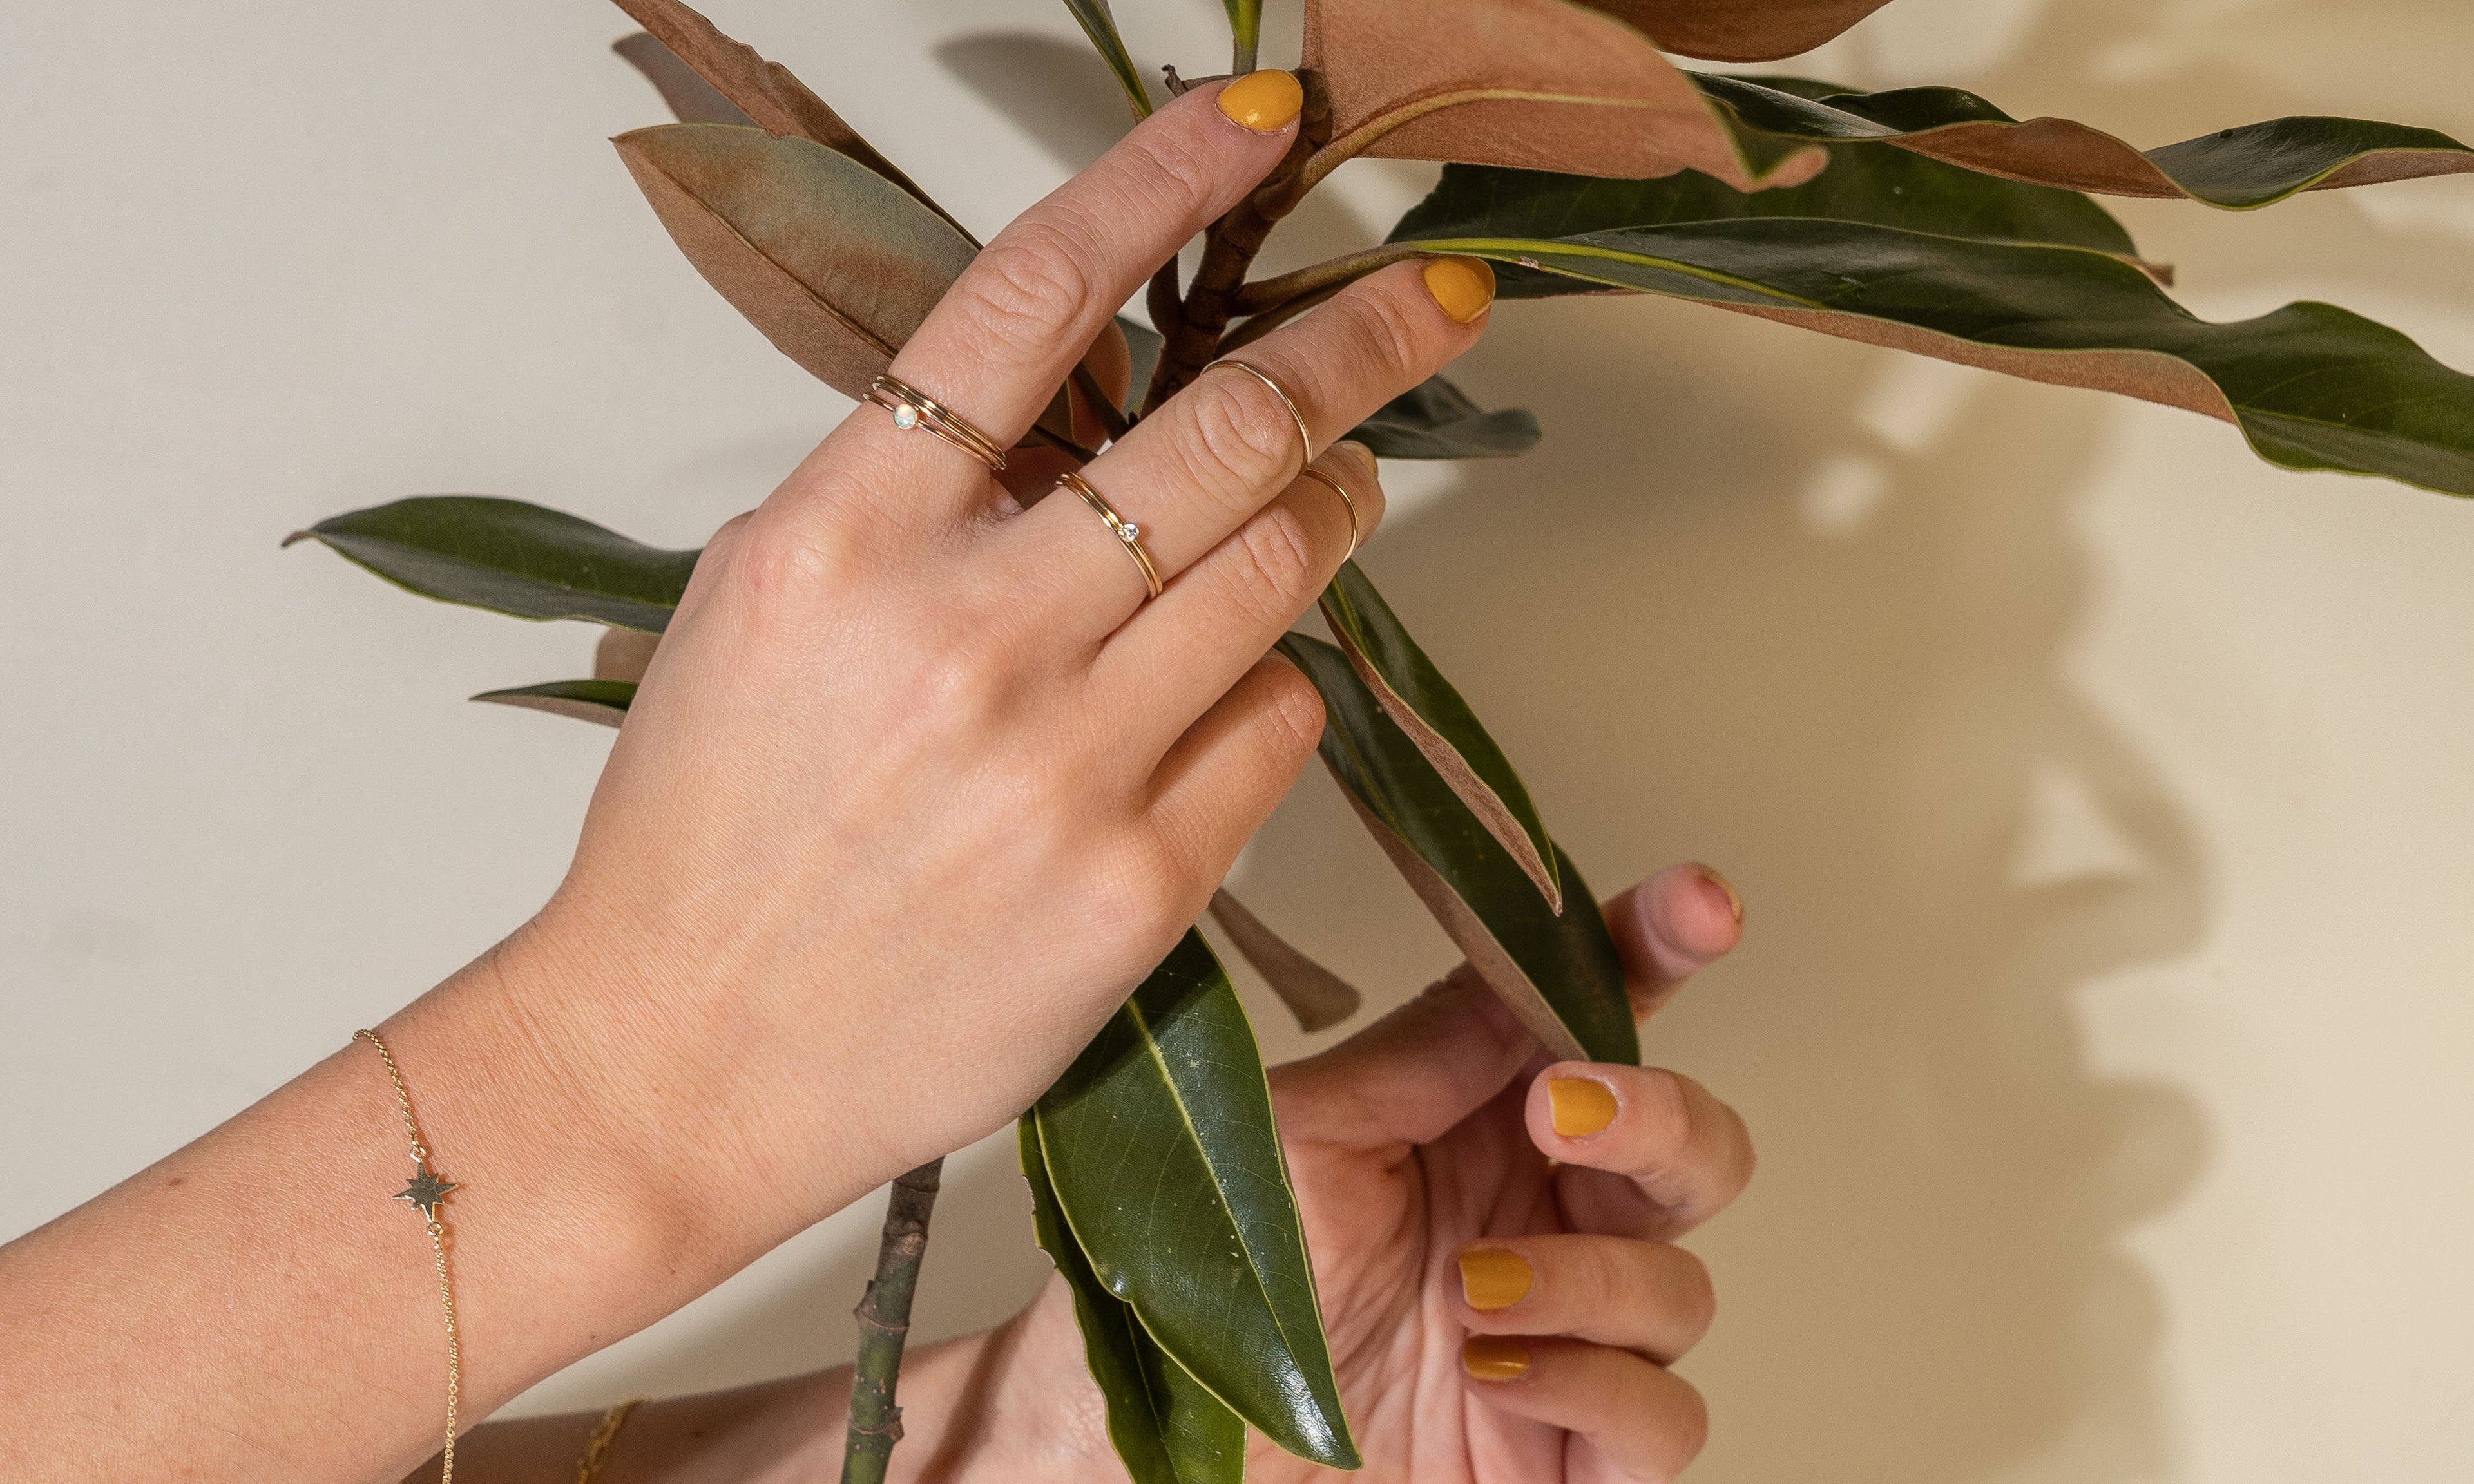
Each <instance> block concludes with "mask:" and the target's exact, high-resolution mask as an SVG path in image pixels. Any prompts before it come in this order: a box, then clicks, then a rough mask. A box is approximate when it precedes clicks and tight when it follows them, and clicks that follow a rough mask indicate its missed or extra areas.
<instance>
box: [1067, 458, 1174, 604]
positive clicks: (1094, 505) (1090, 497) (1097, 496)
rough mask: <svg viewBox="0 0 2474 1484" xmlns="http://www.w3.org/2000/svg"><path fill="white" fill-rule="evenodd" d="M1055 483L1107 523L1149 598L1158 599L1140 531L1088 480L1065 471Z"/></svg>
mask: <svg viewBox="0 0 2474 1484" xmlns="http://www.w3.org/2000/svg"><path fill="white" fill-rule="evenodd" d="M1056 483H1057V486H1058V488H1060V489H1065V490H1071V491H1074V492H1075V493H1076V494H1079V495H1080V496H1082V503H1083V504H1085V505H1088V506H1090V507H1091V509H1092V510H1093V511H1095V512H1097V513H1098V515H1099V516H1100V518H1101V519H1102V520H1104V521H1106V522H1107V523H1108V532H1109V534H1110V535H1112V536H1114V537H1116V539H1118V540H1119V541H1120V542H1121V543H1123V544H1124V546H1125V548H1126V555H1127V556H1129V557H1131V558H1133V559H1134V566H1135V567H1136V568H1137V569H1139V570H1140V571H1141V572H1142V574H1143V586H1145V587H1146V588H1148V589H1150V592H1151V596H1152V597H1154V598H1156V597H1158V596H1159V595H1160V586H1161V585H1160V575H1159V568H1158V567H1157V566H1155V565H1153V564H1152V554H1151V553H1150V552H1148V551H1145V550H1144V549H1143V540H1142V537H1143V528H1142V527H1140V526H1138V525H1136V524H1134V523H1133V522H1132V521H1130V520H1128V519H1127V518H1126V517H1125V516H1123V515H1118V514H1117V507H1115V506H1113V505H1111V504H1109V503H1108V497H1107V496H1106V495H1104V494H1102V493H1101V492H1100V491H1097V490H1094V489H1092V488H1091V481H1089V480H1087V479H1085V478H1083V477H1082V476H1081V475H1079V474H1078V473H1075V472H1073V471H1071V470H1068V471H1067V472H1065V473H1063V474H1060V475H1058V476H1057V478H1056Z"/></svg>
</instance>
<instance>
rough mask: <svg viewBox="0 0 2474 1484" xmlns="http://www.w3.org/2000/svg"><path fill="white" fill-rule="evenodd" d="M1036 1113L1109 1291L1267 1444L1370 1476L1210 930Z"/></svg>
mask: <svg viewBox="0 0 2474 1484" xmlns="http://www.w3.org/2000/svg"><path fill="white" fill-rule="evenodd" d="M1532 895H1533V896H1534V895H1535V894H1534V893H1533V894H1532ZM1033 1116H1034V1118H1035V1120H1036V1123H1037V1126H1038V1130H1039V1142H1040V1151H1041V1154H1042V1155H1043V1157H1044V1158H1045V1159H1046V1161H1047V1163H1048V1172H1049V1178H1050V1180H1051V1181H1052V1182H1053V1183H1054V1184H1055V1190H1056V1197H1057V1202H1058V1204H1059V1206H1060V1207H1061V1208H1062V1209H1063V1210H1064V1212H1065V1218H1066V1221H1067V1223H1068V1224H1069V1225H1070V1226H1071V1228H1072V1229H1073V1233H1074V1237H1075V1240H1076V1241H1077V1242H1079V1243H1080V1244H1081V1248H1082V1250H1083V1252H1084V1253H1086V1254H1087V1255H1088V1256H1089V1257H1090V1260H1091V1267H1092V1270H1093V1271H1094V1272H1095V1273H1097V1274H1098V1275H1099V1277H1100V1281H1102V1282H1103V1283H1104V1284H1105V1285H1106V1287H1107V1290H1108V1291H1109V1292H1110V1293H1112V1294H1114V1295H1116V1296H1117V1297H1118V1298H1120V1299H1122V1300H1124V1301H1125V1302H1126V1303H1128V1304H1131V1305H1132V1306H1133V1308H1134V1311H1135V1313H1136V1315H1137V1316H1138V1317H1139V1318H1140V1319H1141V1321H1142V1326H1143V1328H1144V1329H1145V1330H1146V1331H1147V1332H1148V1333H1150V1335H1151V1336H1152V1338H1153V1339H1154V1340H1156V1341H1157V1342H1158V1343H1159V1345H1160V1347H1161V1348H1162V1349H1164V1350H1166V1351H1167V1352H1169V1354H1170V1355H1171V1356H1173V1357H1175V1358H1176V1361H1177V1363H1178V1364H1180V1365H1182V1366H1184V1367H1185V1368H1186V1370H1188V1371H1189V1372H1191V1373H1192V1374H1193V1376H1194V1377H1195V1379H1196V1380H1198V1381H1200V1382H1201V1383H1202V1385H1203V1386H1205V1387H1207V1388H1208V1389H1209V1390H1210V1392H1211V1394H1212V1395H1213V1396H1216V1397H1218V1398H1219V1399H1220V1400H1222V1401H1223V1402H1225V1403H1226V1404H1227V1405H1228V1406H1230V1407H1231V1408H1233V1409H1235V1410H1236V1412H1237V1413H1238V1415H1239V1416H1241V1417H1243V1418H1245V1419H1246V1421H1247V1422H1248V1423H1249V1424H1252V1425H1253V1426H1254V1428H1255V1429H1256V1430H1257V1431H1259V1432H1261V1433H1262V1434H1263V1435H1264V1436H1266V1437H1268V1438H1270V1439H1271V1440H1272V1441H1273V1442H1274V1443H1276V1444H1278V1445H1279V1446H1280V1447H1282V1448H1287V1449H1288V1450H1289V1451H1290V1452H1293V1453H1296V1454H1298V1456H1299V1457H1303V1458H1309V1459H1312V1460H1314V1461H1315V1462H1317V1463H1322V1464H1325V1465H1328V1466H1330V1467H1332V1468H1337V1469H1354V1468H1356V1467H1357V1465H1358V1458H1357V1449H1356V1447H1355V1445H1354V1444H1352V1443H1351V1442H1350V1441H1349V1436H1348V1424H1347V1422H1346V1419H1345V1418H1344V1417H1343V1416H1342V1414H1341V1408H1340V1386H1339V1382H1338V1380H1337V1379H1336V1378H1335V1377H1334V1376H1333V1375H1332V1368H1331V1354H1330V1351H1329V1349H1328V1347H1327V1346H1326V1344H1325V1343H1324V1340H1323V1333H1322V1308H1321V1305H1320V1304H1319V1302H1318V1301H1317V1299H1316V1297H1315V1286H1314V1268H1313V1265H1312V1264H1311V1263H1310V1262H1309V1261H1308V1259H1307V1257H1306V1245H1305V1236H1304V1233H1303V1232H1302V1231H1301V1230H1300V1229H1299V1227H1298V1207H1297V1197H1296V1196H1295V1194H1293V1193H1292V1192H1291V1190H1290V1188H1289V1176H1288V1166H1287V1163H1286V1162H1285V1161H1284V1160H1283V1158H1282V1156H1281V1153H1280V1138H1279V1132H1278V1130H1277V1129H1276V1128H1275V1127H1274V1126H1273V1121H1272V1097H1271V1089H1270V1087H1269V1086H1268V1085H1267V1084H1266V1083H1265V1081H1264V1078H1263V1063H1262V1057H1261V1054H1260V1053H1259V1052H1258V1051H1257V1050H1256V1049H1255V1046H1254V1035H1253V1031H1252V1030H1251V1028H1249V1026H1248V1024H1247V1023H1246V1012H1245V1011H1244V1009H1243V1008H1241V1007H1240V1006H1239V1004H1238V1002H1237V993H1236V991H1235V990H1233V989H1232V988H1230V987H1229V983H1228V976H1227V974H1226V973H1225V971H1223V970H1222V969H1221V967H1220V961H1219V960H1218V959H1216V958H1214V957H1213V956H1212V953H1211V948H1210V946H1209V945H1206V944H1205V943H1204V942H1203V941H1202V935H1201V934H1200V933H1197V932H1193V931H1190V930H1189V931H1188V932H1187V933H1186V935H1185V937H1184V938H1183V939H1182V940H1181V941H1180V942H1179V943H1178V944H1177V946H1176V949H1175V951H1173V952H1172V953H1170V955H1169V956H1168V958H1167V959H1166V960H1165V961H1164V962H1162V963H1161V964H1160V966H1159V967H1158V968H1157V969H1153V970H1152V974H1151V977H1149V978H1148V979H1146V980H1144V981H1143V983H1142V985H1141V987H1140V988H1138V989H1136V990H1135V991H1134V993H1133V995H1132V996H1131V997H1130V998H1128V1000H1127V1001H1126V1003H1125V1005H1124V1007H1123V1008H1121V1009H1120V1010H1119V1011H1118V1012H1117V1014H1116V1015H1115V1016H1114V1017H1111V1018H1110V1019H1109V1021H1108V1023H1107V1025H1106V1026H1104V1028H1103V1029H1102V1030H1101V1032H1100V1034H1099V1035H1098V1036H1097V1037H1095V1038H1093V1040H1092V1041H1091V1044H1090V1045H1089V1046H1088V1047H1086V1048H1084V1050H1083V1052H1082V1054H1081V1055H1080V1056H1079V1057H1077V1058H1076V1059H1075V1062H1074V1065H1072V1066H1071V1067H1069V1068H1067V1070H1066V1073H1065V1075H1064V1076H1062V1077H1060V1078H1058V1079H1057V1082H1056V1085H1055V1087H1054V1088H1051V1089H1049V1090H1048V1092H1047V1093H1045V1094H1044V1095H1042V1096H1041V1098H1040V1100H1039V1102H1038V1104H1037V1105H1036V1107H1035V1108H1034V1109H1033Z"/></svg>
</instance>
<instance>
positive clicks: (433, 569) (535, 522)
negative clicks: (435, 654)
mask: <svg viewBox="0 0 2474 1484" xmlns="http://www.w3.org/2000/svg"><path fill="white" fill-rule="evenodd" d="M301 540H320V541H324V542H326V543H327V545H328V546H331V547H333V548H334V549H335V550H337V551H339V552H341V553H343V554H344V555H345V556H346V557H349V558H351V559H352V561H354V562H358V563H360V564H361V565H362V566H365V567H367V568H369V569H370V570H371V571H373V572H376V574H378V575H379V576H380V577H383V578H385V579H386V580H387V581H388V582H391V583H393V584H395V585H396V586H399V587H403V588H407V589H409V590H411V591H413V592H417V593H420V594H421V595H422V596H423V597H424V598H436V599H438V600H439V601H440V602H442V603H461V604H464V605H466V606H467V607H471V608H486V609H490V610H494V611H496V612H500V613H509V614H513V615H514V616H516V617H518V618H534V619H549V618H589V619H592V620H594V622H596V623H605V624H615V625H617V626H618V627H619V628H622V629H641V630H643V631H644V632H645V633H647V634H659V633H661V632H662V630H663V629H664V628H665V627H667V625H668V623H669V621H670V610H672V609H674V608H676V607H677V606H678V602H679V595H680V594H681V593H684V592H685V591H687V586H688V574H689V573H690V572H691V571H693V570H694V569H695V563H696V556H697V554H696V553H695V552H692V551H664V550H662V549H661V548H659V547H654V546H645V545H642V544H640V543H638V542H635V541H631V540H629V539H627V538H625V537H623V536H620V535H618V533H617V532H615V531H609V530H605V529H603V528H602V527H600V526H597V525H594V523H593V522H592V521H590V520H579V519H577V518H576V517H575V516H573V515H562V514H561V513H559V512H557V511H554V510H545V509H543V508H542V507H541V506H538V505H527V504H525V503H524V502H523V501H521V500H501V499H497V498H495V497H493V496H490V495H481V494H424V495H416V496H414V497H413V498H411V499H405V500H397V501H395V502H394V503H392V504H388V505H376V506H372V507H371V508H370V509H368V510H356V511H352V512H351V513H350V514H347V515H337V516H334V517H333V518H331V519H327V520H321V521H319V522H318V523H317V524H316V525H314V526H311V527H310V528H309V529H308V530H306V531H295V532H294V533H292V535H290V536H289V537H286V538H285V539H284V541H283V544H284V545H286V546H289V545H291V544H292V543H293V542H294V541H301Z"/></svg>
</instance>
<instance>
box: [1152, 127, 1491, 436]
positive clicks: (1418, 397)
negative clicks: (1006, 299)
mask: <svg viewBox="0 0 2474 1484" xmlns="http://www.w3.org/2000/svg"><path fill="white" fill-rule="evenodd" d="M1465 168H1466V169H1483V168H1485V167H1483V166H1461V165H1446V166H1444V167H1443V171H1444V174H1445V175H1449V174H1450V173H1451V172H1452V171H1454V170H1460V169H1465ZM1139 384H1140V383H1139V382H1137V385H1139ZM1348 436H1349V437H1350V438H1352V439H1354V440H1356V441H1357V442H1359V443H1364V444H1365V445H1366V446H1367V447H1369V448H1371V449H1373V450H1374V453H1375V456H1376V457H1378V458H1385V459H1509V458H1511V457H1513V456H1514V455H1516V454H1523V453H1527V452H1528V451H1529V450H1530V449H1532V448H1535V447H1537V446H1538V436H1539V434H1538V415H1537V414H1536V413H1533V412H1531V411H1529V410H1528V409H1527V408H1525V407H1507V408H1504V409H1503V410H1502V411H1500V412H1488V411H1486V410H1485V409H1483V408H1481V407H1479V406H1478V404H1477V403H1475V402H1472V401H1470V400H1469V399H1468V395H1467V393H1465V392H1463V391H1462V390H1461V389H1460V388H1458V387H1456V386H1454V385H1452V384H1451V383H1450V382H1448V381H1445V380H1444V379H1443V377H1441V376H1429V377H1427V378H1426V380H1425V381H1424V382H1423V383H1421V384H1419V385H1418V386H1415V387H1412V388H1410V389H1409V390H1408V391H1406V392H1403V393H1401V394H1400V395H1398V396H1395V397H1394V398H1393V399H1392V400H1391V401H1389V402H1386V403H1384V404H1383V407H1382V408H1381V410H1380V411H1378V412H1376V413H1375V414H1374V416H1373V417H1371V418H1369V419H1366V420H1365V421H1364V422H1361V423H1359V424H1358V425H1357V426H1356V427H1355V428H1354V429H1352V430H1351V431H1350V432H1349V434H1348Z"/></svg>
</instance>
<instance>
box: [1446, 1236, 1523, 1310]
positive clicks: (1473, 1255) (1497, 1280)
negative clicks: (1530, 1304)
mask: <svg viewBox="0 0 2474 1484" xmlns="http://www.w3.org/2000/svg"><path fill="white" fill-rule="evenodd" d="M1537 1279H1538V1275H1537V1273H1536V1272H1534V1271H1533V1270H1532V1269H1531V1268H1530V1266H1529V1264H1528V1263H1527V1262H1526V1261H1524V1260H1522V1258H1521V1256H1520V1254H1518V1253H1516V1252H1505V1251H1504V1250H1503V1249H1501V1248H1499V1247H1488V1248H1482V1249H1480V1250H1478V1251H1476V1252H1465V1253H1462V1254H1461V1297H1462V1298H1464V1299H1467V1301H1468V1306H1469V1307H1471V1308H1474V1309H1497V1308H1510V1307H1512V1305H1514V1304H1517V1303H1519V1302H1520V1301H1521V1300H1523V1299H1525V1298H1527V1297H1528V1296H1529V1285H1530V1284H1531V1283H1533V1282H1535V1281H1537Z"/></svg>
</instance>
